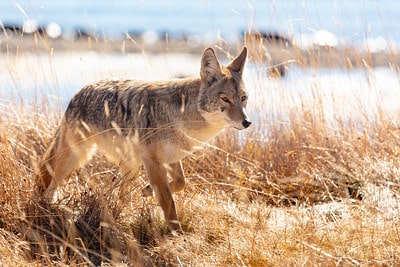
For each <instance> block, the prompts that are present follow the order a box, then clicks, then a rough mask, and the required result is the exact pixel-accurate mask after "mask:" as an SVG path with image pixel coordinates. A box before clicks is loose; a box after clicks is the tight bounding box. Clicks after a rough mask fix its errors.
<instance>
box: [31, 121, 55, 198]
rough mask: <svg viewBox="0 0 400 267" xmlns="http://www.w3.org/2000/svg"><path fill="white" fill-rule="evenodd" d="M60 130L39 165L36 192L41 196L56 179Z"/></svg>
mask: <svg viewBox="0 0 400 267" xmlns="http://www.w3.org/2000/svg"><path fill="white" fill-rule="evenodd" d="M59 136H60V129H58V130H57V132H56V134H55V135H54V137H53V139H52V140H51V142H50V144H49V147H48V148H47V150H46V152H45V153H44V155H43V157H42V159H41V161H40V163H39V174H38V175H37V176H36V192H37V193H38V194H40V195H42V194H43V193H44V191H46V189H47V188H48V187H49V185H50V183H51V180H52V179H53V178H54V156H55V153H56V148H57V146H58V142H59Z"/></svg>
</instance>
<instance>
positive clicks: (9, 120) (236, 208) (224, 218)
mask: <svg viewBox="0 0 400 267" xmlns="http://www.w3.org/2000/svg"><path fill="white" fill-rule="evenodd" d="M317 89H318V88H317ZM289 97H290V96H289ZM292 97H293V96H292ZM311 101H313V104H312V105H301V106H293V107H290V106H289V105H288V106H285V105H283V106H282V107H281V108H282V109H284V110H285V114H286V115H287V119H286V120H285V122H284V123H281V122H279V121H280V120H279V116H280V115H282V114H279V116H278V115H276V117H274V118H275V119H276V120H275V121H273V122H271V123H270V124H269V126H268V127H262V128H261V127H257V126H256V125H257V124H256V123H255V124H254V125H252V127H253V129H252V130H250V131H247V132H246V133H244V135H243V133H241V134H240V136H239V134H238V133H237V132H236V131H233V130H232V131H227V132H225V133H224V134H222V135H221V136H219V137H218V138H217V140H216V141H215V142H213V144H212V145H209V146H207V147H206V148H205V150H204V151H202V152H200V153H196V154H194V155H192V156H190V157H188V158H187V159H185V160H184V166H185V172H186V175H187V178H188V180H189V182H188V185H187V187H186V188H185V190H184V191H183V192H180V193H178V194H176V195H175V199H176V202H177V207H178V213H179V216H180V220H181V222H182V225H183V228H184V231H185V234H184V235H182V236H178V237H173V236H171V235H170V234H169V233H168V231H167V229H166V226H165V222H164V221H163V219H162V218H163V216H162V212H161V210H160V208H159V207H158V206H157V205H156V203H155V201H154V199H152V198H142V197H141V189H142V188H143V186H144V185H145V184H144V181H143V174H141V177H140V178H139V179H138V181H137V185H136V186H135V187H134V188H133V191H132V192H131V195H130V198H131V200H130V202H126V203H122V202H121V201H120V200H119V199H117V195H118V194H117V193H116V192H117V191H118V184H119V183H120V180H119V174H118V170H117V169H116V168H115V166H112V165H110V164H109V163H107V162H106V161H105V160H104V159H103V158H101V157H96V158H94V159H93V160H92V161H91V162H90V164H88V165H87V166H86V167H85V168H84V169H82V170H79V171H77V172H75V173H74V174H73V177H71V179H69V181H66V182H65V183H64V185H63V186H62V188H61V189H60V196H61V197H60V200H59V201H58V202H57V203H55V204H48V203H43V202H42V201H41V200H40V199H35V198H34V197H33V195H32V191H33V188H34V176H35V175H36V173H37V164H38V160H39V158H40V155H42V154H43V152H44V149H45V148H46V146H47V144H48V143H49V140H50V138H51V136H52V135H53V133H54V132H55V129H56V127H57V124H58V121H59V119H60V112H54V111H52V110H51V109H47V110H43V108H41V109H37V108H33V107H28V106H27V105H23V106H20V107H15V106H14V105H13V104H9V103H7V102H4V103H2V104H1V107H0V108H1V112H0V113H1V117H0V157H1V159H0V210H1V212H0V265H4V266H14V265H15V263H18V265H20V266H42V265H60V266H65V265H72V266H78V265H100V264H103V265H106V266H107V265H118V264H120V265H133V266H136V265H143V266H175V265H184V266H287V265H290V266H298V265H305V266H315V265H323V266H334V265H342V266H351V265H384V266H386V265H399V264H400V258H399V256H398V255H400V233H399V228H400V220H399V219H400V218H399V214H400V210H399V204H400V203H399V200H398V198H399V196H400V194H399V188H400V182H399V179H400V163H399V151H400V141H399V140H400V139H399V135H400V130H399V128H398V127H397V126H395V125H394V124H393V122H392V120H389V119H388V118H386V117H385V116H384V115H381V116H379V117H378V119H377V120H375V121H374V122H373V123H372V122H370V121H369V120H368V118H367V117H365V119H360V120H359V121H350V122H349V121H347V122H343V121H341V120H340V119H338V121H337V123H336V126H335V128H332V127H331V126H329V124H328V123H327V121H326V118H325V116H324V112H325V111H324V106H323V105H322V104H321V101H319V99H318V96H316V97H315V98H314V99H312V100H311ZM314 102H315V103H314ZM316 103H317V104H316ZM318 103H319V104H318ZM44 107H46V105H44ZM311 107H312V108H311ZM379 108H380V107H378V109H379ZM261 112H262V111H260V113H261ZM266 116H267V115H266ZM339 117H340V116H339ZM263 120H266V118H263V117H262V116H260V117H259V121H258V123H262V121H263ZM360 125H361V126H360ZM265 130H267V133H265V132H264V131H265ZM260 136H262V138H261V137H260Z"/></svg>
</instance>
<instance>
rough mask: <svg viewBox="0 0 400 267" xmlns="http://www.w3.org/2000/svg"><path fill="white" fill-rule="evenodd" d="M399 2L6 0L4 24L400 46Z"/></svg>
mask: <svg viewBox="0 0 400 267" xmlns="http://www.w3.org/2000/svg"><path fill="white" fill-rule="evenodd" d="M399 14H400V1H398V0H381V1H378V0H369V1H367V0H299V1H298V0H269V1H255V0H241V1H229V0H221V1H218V0H201V1H200V0H198V1H188V0H163V1H155V0H140V1H138V0H113V1H108V0H86V1H82V0H64V1H54V0H2V1H1V3H0V20H1V21H2V22H3V23H8V24H10V23H11V24H22V23H23V22H24V21H26V20H27V19H33V20H36V21H37V23H38V24H39V25H46V24H48V23H50V22H56V23H58V24H59V25H60V26H61V27H62V28H63V32H64V33H68V32H72V31H74V30H75V29H77V28H79V29H84V30H87V31H90V32H96V33H98V34H104V35H105V36H107V37H109V38H115V37H120V36H123V35H124V33H125V32H127V31H129V32H138V31H156V32H168V33H169V35H170V36H171V37H174V36H180V35H182V34H185V35H187V34H195V35H198V36H199V38H202V39H205V40H207V39H216V38H217V36H218V34H220V36H221V37H222V38H224V39H227V40H235V39H236V38H237V37H238V36H240V34H241V32H242V31H243V30H246V29H259V30H265V31H278V32H282V33H284V34H287V35H289V36H293V37H294V38H296V36H299V35H300V34H307V33H312V32H315V31H317V30H320V29H326V30H328V31H330V32H332V33H334V34H336V35H337V36H338V37H339V38H341V39H343V40H345V41H346V42H352V43H357V42H363V41H364V40H365V39H368V38H377V37H383V38H384V39H385V40H387V41H390V42H396V43H400V23H399V19H398V16H399Z"/></svg>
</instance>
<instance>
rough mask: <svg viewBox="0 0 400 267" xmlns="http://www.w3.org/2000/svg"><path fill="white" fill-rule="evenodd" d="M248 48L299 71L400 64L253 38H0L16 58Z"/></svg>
mask: <svg viewBox="0 0 400 267" xmlns="http://www.w3.org/2000/svg"><path fill="white" fill-rule="evenodd" d="M244 44H245V45H246V46H247V47H248V48H249V60H252V61H254V62H257V63H259V64H267V65H269V66H278V65H280V66H285V65H286V64H292V63H294V64H298V65H299V66H300V67H303V68H308V67H325V68H344V69H353V68H358V67H360V68H370V67H381V66H387V67H392V68H396V69H397V66H398V65H399V64H400V53H398V52H395V51H393V49H391V50H389V51H380V52H369V51H368V50H365V49H357V48H356V47H329V46H314V47H312V48H310V49H303V48H300V47H297V46H296V45H292V44H288V43H282V42H278V41H277V42H270V41H268V40H266V39H260V37H257V36H253V37H251V38H249V37H246V38H244V40H238V41H237V42H236V43H227V42H225V41H224V40H219V41H218V42H214V43H207V44H206V43H202V42H194V41H193V40H188V39H184V38H181V39H172V38H171V39H169V38H164V39H158V40H157V41H153V42H148V41H146V40H144V39H143V38H142V37H141V36H129V37H127V38H121V39H106V38H98V37H92V36H85V37H81V38H71V39H66V38H58V39H51V38H48V37H44V36H43V35H40V34H31V35H16V34H8V35H5V34H3V35H0V53H1V54H2V55H17V54H20V53H49V54H54V53H58V52H61V51H79V52H97V53H108V54H121V55H123V54H127V53H144V54H165V53H182V54H194V55H200V54H201V53H202V52H203V51H204V49H205V48H206V47H210V46H211V47H214V48H216V50H217V53H220V52H223V53H226V54H228V55H229V54H235V53H236V50H239V49H240V48H241V47H242V46H243V45H244Z"/></svg>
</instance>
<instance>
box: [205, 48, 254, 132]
mask: <svg viewBox="0 0 400 267" xmlns="http://www.w3.org/2000/svg"><path fill="white" fill-rule="evenodd" d="M246 57H247V48H246V47H244V48H243V50H242V52H240V54H239V55H238V56H237V57H236V58H234V59H233V60H232V62H231V63H229V64H228V65H227V66H226V67H223V66H221V65H220V64H219V62H218V59H217V57H216V55H215V52H214V50H213V49H212V48H208V49H206V50H205V51H204V53H203V56H202V58H201V70H200V76H201V88H200V93H199V102H198V110H199V112H200V113H201V114H202V116H203V117H204V118H205V119H206V120H207V121H209V122H211V121H213V122H219V123H221V122H222V123H227V126H228V125H229V126H232V127H234V128H236V129H239V130H241V129H245V128H247V127H249V126H250V124H251V122H250V121H249V120H248V118H247V115H246V111H245V107H246V104H247V92H246V89H245V86H244V84H243V81H242V74H243V68H244V65H245V63H246Z"/></svg>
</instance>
